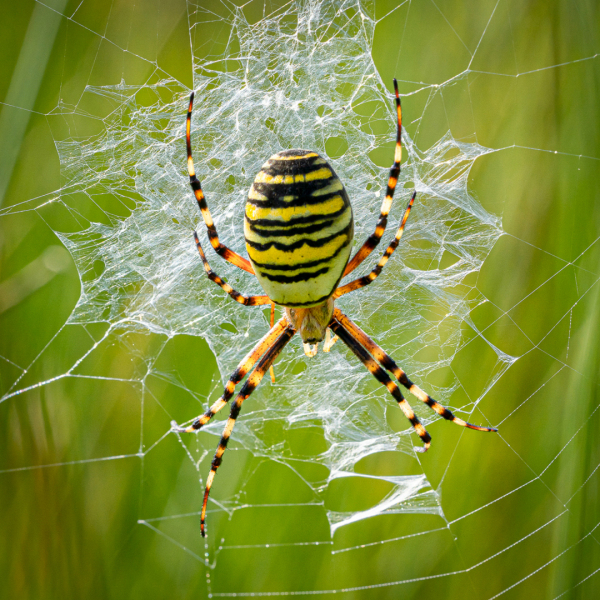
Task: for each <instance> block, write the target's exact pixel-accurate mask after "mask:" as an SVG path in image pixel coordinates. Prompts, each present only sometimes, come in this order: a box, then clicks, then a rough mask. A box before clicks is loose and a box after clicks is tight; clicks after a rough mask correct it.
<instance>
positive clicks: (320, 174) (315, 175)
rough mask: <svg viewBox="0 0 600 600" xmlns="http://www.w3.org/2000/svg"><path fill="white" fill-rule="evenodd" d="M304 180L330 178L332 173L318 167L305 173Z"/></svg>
mask: <svg viewBox="0 0 600 600" xmlns="http://www.w3.org/2000/svg"><path fill="white" fill-rule="evenodd" d="M305 177H306V181H316V180H317V179H330V178H331V177H333V173H332V172H331V171H330V170H329V169H327V168H326V167H323V168H322V169H318V170H317V171H311V172H310V173H306V176H305Z"/></svg>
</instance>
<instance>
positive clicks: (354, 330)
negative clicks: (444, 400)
mask: <svg viewBox="0 0 600 600" xmlns="http://www.w3.org/2000/svg"><path fill="white" fill-rule="evenodd" d="M333 318H334V319H336V321H338V322H339V323H341V324H342V325H343V327H344V328H345V329H347V330H348V331H349V332H350V335H352V336H353V337H354V338H355V339H356V340H358V341H359V342H360V344H361V345H362V346H363V347H364V348H366V349H367V350H368V351H369V352H370V353H371V354H372V355H373V357H374V358H375V359H376V360H377V361H379V363H381V365H382V366H383V367H384V368H385V369H386V370H388V371H389V372H390V373H393V374H394V377H396V379H397V380H398V381H399V382H400V383H401V384H402V385H403V386H404V387H405V388H406V389H407V390H408V391H409V392H410V393H411V394H413V395H414V396H416V397H417V398H418V399H419V400H421V402H424V403H425V404H427V406H429V408H431V409H432V410H434V411H435V412H436V413H437V414H438V415H440V417H443V418H444V419H446V420H448V421H452V422H453V423H456V424H457V425H462V426H463V427H468V428H469V429H477V430H478V431H498V430H497V429H495V428H494V427H481V426H479V425H471V423H467V422H466V421H463V420H462V419H459V418H458V417H455V416H454V415H453V414H452V412H450V411H449V410H448V409H447V408H445V407H444V406H442V405H441V404H440V403H439V402H436V401H435V400H434V399H433V398H432V397H431V396H430V395H429V394H427V393H425V392H424V391H423V390H422V389H421V388H420V387H419V386H417V385H415V384H414V383H413V382H412V381H411V380H410V379H409V378H408V377H407V375H406V373H405V372H404V371H403V370H402V369H401V368H400V367H399V366H398V365H397V364H396V363H395V362H394V360H393V359H392V357H391V356H390V355H389V354H388V353H387V352H385V350H383V349H382V348H381V347H380V346H378V345H377V344H376V343H375V342H374V341H373V340H372V339H371V338H370V337H369V336H368V335H367V334H366V333H365V332H364V331H363V330H362V329H361V328H360V327H359V326H358V325H356V323H354V322H352V321H351V320H350V319H349V318H348V317H347V316H346V315H345V314H344V313H343V312H342V311H341V310H340V309H339V308H336V309H335V310H334V312H333Z"/></svg>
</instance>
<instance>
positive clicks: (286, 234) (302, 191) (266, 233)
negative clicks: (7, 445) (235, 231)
mask: <svg viewBox="0 0 600 600" xmlns="http://www.w3.org/2000/svg"><path fill="white" fill-rule="evenodd" d="M353 233H354V222H353V218H352V207H351V206H350V201H349V199H348V194H347V193H346V190H345V189H344V186H343V184H342V182H341V181H340V180H339V178H338V177H337V175H336V174H335V172H334V170H333V169H332V167H331V166H330V165H329V163H328V162H327V161H326V160H325V159H324V158H322V157H321V156H319V155H318V154H317V153H316V152H311V151H308V150H285V151H283V152H279V153H277V154H275V155H273V156H272V157H271V158H269V160H268V161H267V162H266V163H265V164H264V165H263V166H262V169H261V171H260V172H259V173H258V175H257V176H256V178H255V180H254V183H253V184H252V187H251V188H250V192H249V194H248V201H247V203H246V211H245V219H244V236H245V238H246V249H247V250H248V255H249V257H250V261H251V263H252V266H253V268H254V271H255V273H256V276H257V278H258V280H259V282H260V284H261V286H262V288H263V289H264V290H265V292H266V293H267V294H268V296H269V297H270V298H271V300H273V302H276V303H277V304H281V305H284V306H304V307H308V306H314V305H317V304H321V303H322V302H324V301H325V300H326V299H327V298H329V297H330V296H331V294H332V293H333V291H334V290H335V288H336V286H337V284H338V282H339V280H340V279H341V277H342V273H343V271H344V267H345V266H346V263H347V262H348V257H349V254H350V247H351V243H352V236H353Z"/></svg>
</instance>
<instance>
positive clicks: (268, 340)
mask: <svg viewBox="0 0 600 600" xmlns="http://www.w3.org/2000/svg"><path fill="white" fill-rule="evenodd" d="M288 327H289V322H288V321H287V319H286V318H285V317H283V318H281V319H280V320H279V321H277V324H276V325H275V326H273V328H272V329H270V330H269V331H268V332H267V333H266V334H265V335H264V336H263V337H262V338H261V340H260V341H259V342H258V343H257V344H256V345H255V346H254V348H252V350H250V352H248V354H246V356H244V358H243V359H242V361H241V362H240V364H239V365H238V366H237V369H236V370H235V371H234V372H233V373H232V374H231V377H230V378H229V381H228V382H227V383H226V384H225V390H224V391H223V395H222V396H221V397H220V398H219V399H218V400H217V401H216V402H215V403H214V404H213V405H212V406H211V407H210V408H209V409H208V410H207V411H206V412H205V413H204V414H203V415H200V416H199V417H196V418H195V419H194V422H193V423H192V424H191V425H190V426H189V427H179V425H177V423H176V422H175V421H172V422H171V427H172V428H173V430H174V431H177V432H180V433H191V432H193V431H196V430H198V429H200V428H201V427H203V426H204V425H206V424H207V423H208V422H209V421H210V420H211V419H212V418H213V417H214V416H215V415H216V414H217V413H218V412H219V411H220V410H221V409H222V408H223V407H224V406H225V405H226V404H227V402H229V400H230V399H231V397H232V396H233V393H234V392H235V386H236V385H237V384H238V383H239V382H240V381H241V380H242V379H244V377H246V375H247V374H248V372H249V371H250V369H252V368H253V367H254V365H255V364H256V363H257V362H258V359H259V358H260V357H261V356H262V355H263V354H264V353H265V352H266V350H267V349H268V348H269V347H270V346H271V345H272V344H274V343H276V342H277V340H278V338H279V337H280V336H281V335H282V333H283V332H284V331H286V330H287V328H288Z"/></svg>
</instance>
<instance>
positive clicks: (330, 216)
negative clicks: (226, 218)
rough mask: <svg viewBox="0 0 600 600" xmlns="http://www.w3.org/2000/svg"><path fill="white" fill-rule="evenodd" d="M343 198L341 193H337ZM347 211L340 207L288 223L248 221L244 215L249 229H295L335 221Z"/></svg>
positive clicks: (266, 220)
mask: <svg viewBox="0 0 600 600" xmlns="http://www.w3.org/2000/svg"><path fill="white" fill-rule="evenodd" d="M339 195H340V196H342V197H343V195H342V193H341V192H340V193H339ZM346 210H348V207H347V206H345V205H344V206H342V208H340V210H336V211H335V212H332V213H327V214H323V215H309V216H308V217H295V218H293V219H290V220H289V221H280V220H278V219H249V218H248V215H246V221H247V222H248V225H250V227H252V226H258V227H295V226H296V225H305V224H307V223H315V222H316V221H322V220H324V219H335V218H336V217H339V216H340V215H341V214H342V213H343V212H344V211H346Z"/></svg>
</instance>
